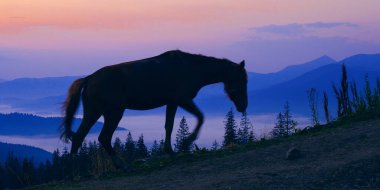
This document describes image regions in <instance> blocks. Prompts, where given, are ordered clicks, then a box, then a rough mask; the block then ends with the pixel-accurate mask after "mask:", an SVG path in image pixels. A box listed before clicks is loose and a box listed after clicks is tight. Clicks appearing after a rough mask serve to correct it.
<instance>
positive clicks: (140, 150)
mask: <svg viewBox="0 0 380 190" xmlns="http://www.w3.org/2000/svg"><path fill="white" fill-rule="evenodd" d="M136 146H137V147H136V148H137V150H136V158H146V157H148V148H147V147H146V146H145V144H144V135H143V134H141V135H140V137H139V140H138V141H137V145H136Z"/></svg>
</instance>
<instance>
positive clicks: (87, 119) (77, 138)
mask: <svg viewBox="0 0 380 190" xmlns="http://www.w3.org/2000/svg"><path fill="white" fill-rule="evenodd" d="M99 117H100V114H99V113H95V112H89V111H87V110H85V111H84V115H83V119H82V122H81V124H80V126H79V128H78V130H77V132H76V133H75V134H74V136H73V139H72V143H71V151H70V153H71V154H76V153H77V152H78V149H79V147H80V146H81V145H82V143H83V140H84V138H85V137H86V135H87V134H88V132H89V131H90V129H91V127H92V126H93V125H94V124H95V123H96V121H97V120H98V119H99Z"/></svg>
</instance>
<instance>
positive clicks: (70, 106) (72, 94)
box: [60, 78, 87, 143]
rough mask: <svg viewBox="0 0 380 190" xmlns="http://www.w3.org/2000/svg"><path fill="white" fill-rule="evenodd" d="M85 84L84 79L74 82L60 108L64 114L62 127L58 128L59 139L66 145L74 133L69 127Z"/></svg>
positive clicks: (85, 80)
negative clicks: (59, 132)
mask: <svg viewBox="0 0 380 190" xmlns="http://www.w3.org/2000/svg"><path fill="white" fill-rule="evenodd" d="M86 82H87V79H86V78H81V79H78V80H76V81H74V82H73V84H71V86H70V88H69V91H68V92H67V98H66V100H65V102H64V104H63V106H62V111H63V112H64V113H65V117H64V120H63V123H62V125H61V126H60V131H61V136H60V138H61V139H62V140H63V141H64V142H66V143H67V142H69V141H71V140H72V138H73V135H74V132H73V131H72V129H71V125H72V122H73V119H74V115H75V112H76V111H77V109H78V106H79V102H80V97H81V92H82V89H83V87H84V85H85V84H86Z"/></svg>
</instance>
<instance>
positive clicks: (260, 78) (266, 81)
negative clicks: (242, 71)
mask: <svg viewBox="0 0 380 190" xmlns="http://www.w3.org/2000/svg"><path fill="white" fill-rule="evenodd" d="M333 63H336V61H335V60H334V59H332V58H330V57H328V56H326V55H325V56H322V57H319V58H317V59H314V60H312V61H309V62H306V63H304V64H299V65H291V66H288V67H286V68H284V69H283V70H280V71H279V72H275V73H268V74H259V73H249V75H248V76H249V81H252V84H251V85H250V90H258V89H263V88H267V87H269V86H271V85H275V84H279V83H282V82H285V81H288V80H291V79H294V78H296V77H298V76H300V75H302V74H304V73H306V72H309V71H312V70H314V69H317V68H319V67H322V66H325V65H329V64H333Z"/></svg>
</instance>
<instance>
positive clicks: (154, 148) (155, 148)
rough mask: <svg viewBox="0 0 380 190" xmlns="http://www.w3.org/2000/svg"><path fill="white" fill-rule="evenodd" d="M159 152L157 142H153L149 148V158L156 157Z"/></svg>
mask: <svg viewBox="0 0 380 190" xmlns="http://www.w3.org/2000/svg"><path fill="white" fill-rule="evenodd" d="M159 152H160V145H159V144H158V143H157V140H154V141H153V145H152V147H151V148H150V155H151V156H156V155H158V154H159Z"/></svg>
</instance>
